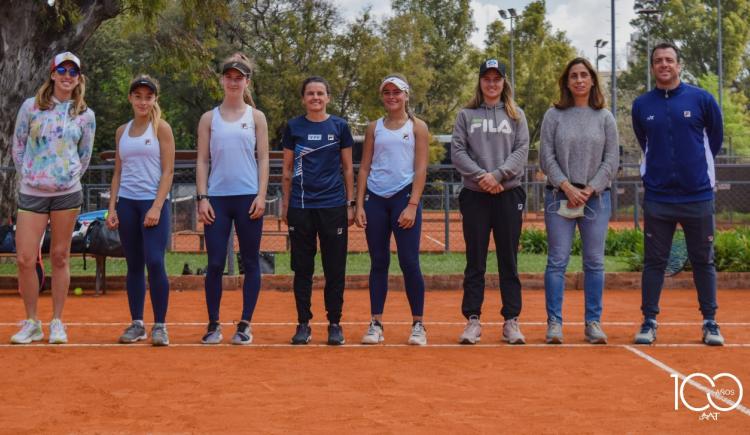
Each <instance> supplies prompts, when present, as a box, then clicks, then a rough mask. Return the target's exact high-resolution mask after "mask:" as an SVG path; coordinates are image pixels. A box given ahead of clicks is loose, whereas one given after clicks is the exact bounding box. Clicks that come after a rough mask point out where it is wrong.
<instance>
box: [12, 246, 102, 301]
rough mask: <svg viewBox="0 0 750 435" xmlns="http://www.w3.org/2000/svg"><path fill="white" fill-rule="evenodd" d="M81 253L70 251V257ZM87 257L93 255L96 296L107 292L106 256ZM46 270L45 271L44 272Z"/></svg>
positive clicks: (13, 255) (79, 255) (14, 255)
mask: <svg viewBox="0 0 750 435" xmlns="http://www.w3.org/2000/svg"><path fill="white" fill-rule="evenodd" d="M42 255H43V256H45V257H46V256H49V254H42ZM83 255H84V254H83V253H80V252H72V253H71V254H70V256H71V257H83ZM87 256H88V257H94V260H95V262H96V270H95V272H94V279H95V284H94V292H95V294H96V295H97V296H100V295H102V294H104V293H106V292H107V257H104V256H101V255H91V254H87ZM8 257H12V258H15V257H16V253H15V252H0V258H8ZM46 273H47V271H45V274H46Z"/></svg>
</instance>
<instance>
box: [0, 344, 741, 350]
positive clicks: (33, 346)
mask: <svg viewBox="0 0 750 435" xmlns="http://www.w3.org/2000/svg"><path fill="white" fill-rule="evenodd" d="M79 347H84V348H85V347H90V348H120V349H132V348H140V347H153V346H152V345H151V344H149V343H133V344H120V343H68V344H48V343H34V344H28V345H23V344H10V343H0V348H12V349H45V348H79ZM168 347H201V348H206V349H209V348H213V347H232V348H237V349H242V348H296V349H305V348H311V347H312V348H318V347H325V348H334V349H335V348H339V347H341V348H357V349H379V348H384V347H398V348H401V347H409V348H413V349H417V348H438V349H449V348H463V349H473V348H484V349H490V348H491V349H497V348H508V349H524V348H532V349H538V348H543V349H559V348H577V349H589V348H596V349H599V348H610V349H611V348H620V347H624V348H630V345H627V344H589V343H568V344H544V343H528V344H524V345H514V344H507V343H486V344H459V343H439V344H428V345H425V346H414V345H410V344H402V343H389V344H376V345H368V344H344V345H340V346H330V345H328V344H322V343H314V344H306V345H294V344H290V343H259V344H248V345H242V346H239V345H234V344H229V343H221V344H201V343H173V344H170V345H169V346H168ZM649 347H654V348H657V347H665V348H706V347H707V346H706V345H705V344H703V343H659V344H652V345H650V346H649ZM724 347H732V348H750V343H729V344H725V345H724Z"/></svg>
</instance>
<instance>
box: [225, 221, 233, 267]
mask: <svg viewBox="0 0 750 435" xmlns="http://www.w3.org/2000/svg"><path fill="white" fill-rule="evenodd" d="M227 275H234V226H231V227H230V228H229V244H228V245H227Z"/></svg>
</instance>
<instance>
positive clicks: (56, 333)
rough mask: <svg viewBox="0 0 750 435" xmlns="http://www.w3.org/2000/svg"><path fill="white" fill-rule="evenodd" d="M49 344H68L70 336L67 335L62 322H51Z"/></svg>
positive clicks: (56, 320) (58, 320)
mask: <svg viewBox="0 0 750 435" xmlns="http://www.w3.org/2000/svg"><path fill="white" fill-rule="evenodd" d="M49 342H50V344H64V343H67V342H68V334H66V333H65V325H63V322H62V320H60V319H52V321H51V322H49Z"/></svg>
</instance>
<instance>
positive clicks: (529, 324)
mask: <svg viewBox="0 0 750 435" xmlns="http://www.w3.org/2000/svg"><path fill="white" fill-rule="evenodd" d="M42 323H44V322H42ZM207 323H208V322H206V321H203V322H168V323H167V324H168V325H169V326H206V324H207ZM369 323H370V322H369V321H362V322H341V325H344V326H346V325H349V326H356V325H368V324H369ZM382 323H383V325H411V324H412V322H395V321H394V322H382ZM518 323H519V324H520V325H526V326H546V325H547V322H544V321H529V322H518ZM221 324H222V325H223V326H232V325H234V322H222V323H221ZM310 324H311V325H313V326H325V325H328V322H310ZM465 324H466V322H437V321H436V322H430V321H429V320H428V321H425V325H426V326H431V325H433V326H463V325H465ZM502 324H503V322H482V325H484V326H499V325H502ZM19 325H20V322H0V326H19ZM65 325H67V326H127V325H130V322H66V323H65ZM146 325H151V323H150V322H146ZM252 325H253V326H297V322H253V323H252ZM565 325H566V326H583V325H584V322H565ZM602 325H603V326H640V325H641V323H640V322H602ZM702 325H703V322H659V326H702ZM721 326H722V327H724V326H737V327H744V326H750V322H726V323H721Z"/></svg>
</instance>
